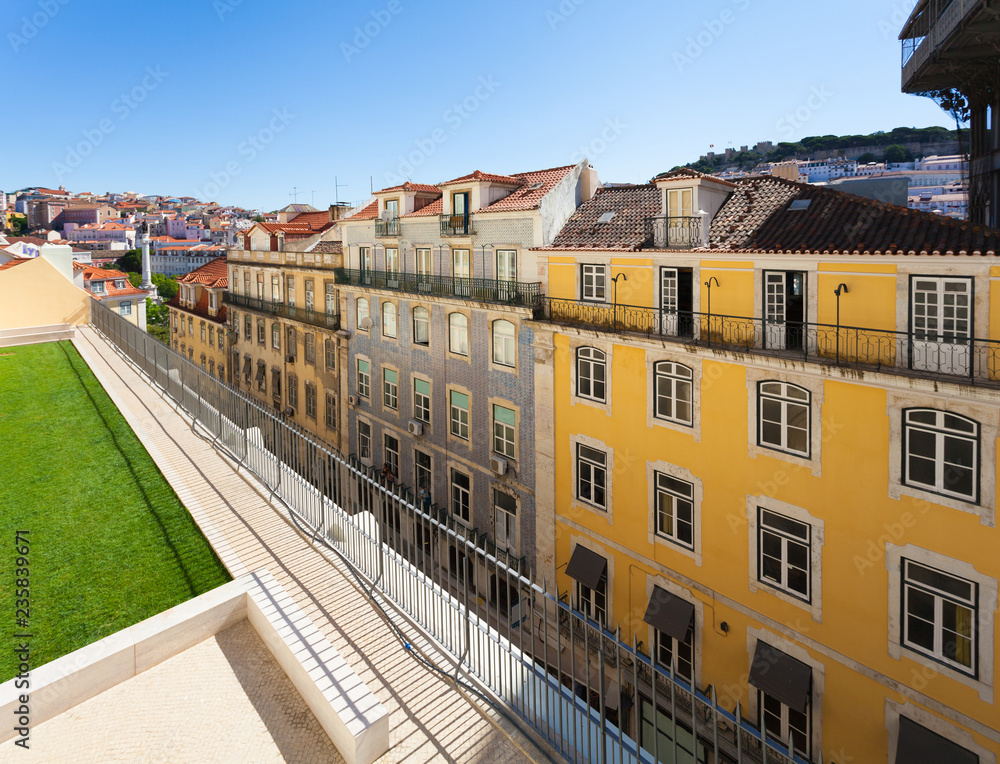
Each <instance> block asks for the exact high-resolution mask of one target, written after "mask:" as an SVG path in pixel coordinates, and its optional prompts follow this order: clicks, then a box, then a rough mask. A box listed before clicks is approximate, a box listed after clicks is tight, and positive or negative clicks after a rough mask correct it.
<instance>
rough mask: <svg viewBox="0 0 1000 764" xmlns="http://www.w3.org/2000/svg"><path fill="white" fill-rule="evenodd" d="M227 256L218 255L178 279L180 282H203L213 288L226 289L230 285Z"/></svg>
mask: <svg viewBox="0 0 1000 764" xmlns="http://www.w3.org/2000/svg"><path fill="white" fill-rule="evenodd" d="M226 262H227V261H226V256H225V255H223V256H222V257H217V258H215V259H214V260H212V261H211V262H209V263H205V264H204V265H203V266H201V267H200V268H195V269H194V270H193V271H191V272H190V273H187V274H185V275H184V276H181V277H180V278H179V279H177V283H178V284H203V285H204V286H207V287H210V288H212V289H226V288H227V287H228V286H229V270H228V268H227V267H226Z"/></svg>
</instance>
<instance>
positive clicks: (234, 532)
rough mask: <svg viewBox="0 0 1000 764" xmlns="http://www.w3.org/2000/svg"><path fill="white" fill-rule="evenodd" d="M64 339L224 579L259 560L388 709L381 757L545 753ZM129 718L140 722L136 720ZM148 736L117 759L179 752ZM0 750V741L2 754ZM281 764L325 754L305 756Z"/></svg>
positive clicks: (94, 345)
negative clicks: (144, 745) (136, 750)
mask: <svg viewBox="0 0 1000 764" xmlns="http://www.w3.org/2000/svg"><path fill="white" fill-rule="evenodd" d="M74 344H75V345H76V347H77V349H78V350H79V351H80V353H81V355H82V356H83V358H84V359H85V360H86V361H87V363H88V364H89V365H90V368H91V369H92V370H93V372H94V374H95V375H96V376H97V378H98V380H100V382H101V383H102V385H103V386H104V388H105V389H106V390H107V392H108V394H109V395H110V396H111V398H112V400H114V402H115V403H116V405H117V406H118V408H119V409H120V410H121V412H122V414H123V415H124V417H125V419H126V420H127V421H128V423H129V424H130V425H131V427H132V428H133V430H135V432H136V434H137V435H138V437H139V439H140V440H141V441H142V442H143V444H144V445H145V447H146V449H147V450H148V451H149V453H150V455H151V456H152V457H153V459H154V461H155V462H156V464H157V465H158V466H159V468H160V470H161V471H162V472H163V474H164V476H165V477H166V478H167V480H168V481H169V482H170V484H171V486H172V487H173V488H174V490H175V491H176V492H177V495H178V496H179V497H180V499H181V501H182V502H184V505H185V506H186V507H187V508H188V509H189V510H190V512H191V514H192V516H193V517H194V519H195V521H196V522H197V523H198V524H199V526H200V527H201V529H202V532H203V533H204V534H205V536H206V538H208V540H209V542H210V543H211V544H212V546H213V547H214V548H215V551H216V553H217V554H218V555H219V557H220V559H221V560H222V562H223V563H224V564H225V565H226V567H227V568H228V569H229V571H230V573H231V574H232V575H233V577H239V576H241V575H244V574H245V573H247V572H249V571H252V570H257V569H259V568H261V567H267V568H268V569H269V570H270V571H271V573H272V574H273V575H274V577H275V578H276V579H277V580H278V581H279V582H280V583H281V585H282V586H284V588H285V590H286V591H288V592H289V594H290V595H291V596H292V597H293V598H294V599H295V600H296V602H297V603H298V605H299V606H300V607H301V608H302V610H303V611H304V612H305V613H306V614H307V615H308V616H309V617H310V618H311V619H312V621H313V623H315V624H316V627H317V628H318V629H319V630H320V631H321V632H322V633H323V635H324V636H325V637H326V638H327V639H328V640H329V641H330V642H331V643H332V644H333V645H334V647H336V649H337V650H338V651H339V653H340V655H341V656H343V658H344V660H346V661H347V663H348V664H349V665H350V667H351V668H352V669H353V670H354V671H355V672H356V673H357V674H358V676H359V677H360V678H361V679H362V681H364V682H365V683H366V684H367V686H368V687H369V689H370V690H371V691H372V692H374V693H375V695H376V696H377V697H378V699H379V701H381V703H382V704H383V705H384V706H385V707H386V709H387V710H388V711H389V715H390V717H389V721H390V730H391V733H390V734H391V741H390V744H391V748H390V750H389V752H388V753H387V754H386V755H385V756H383V757H382V758H381V759H379V762H385V763H386V764H388V763H389V762H406V763H407V764H419V763H420V762H428V761H455V762H490V763H491V764H492V763H493V762H496V763H497V764H506V763H507V762H510V763H511V764H513V763H515V762H528V761H543V760H544V758H543V756H542V754H541V753H540V752H539V751H538V750H537V749H536V748H535V747H534V746H533V745H532V743H531V741H530V740H528V739H527V738H526V737H525V736H524V735H523V734H522V733H521V732H520V731H519V730H518V729H517V727H515V726H514V725H513V724H511V723H510V722H509V721H508V720H506V719H505V718H504V717H503V716H501V715H500V714H499V713H497V712H496V711H495V710H494V709H492V708H490V707H489V706H488V705H487V704H485V703H482V702H481V701H480V700H478V699H476V698H474V697H473V696H471V695H469V694H468V693H466V692H464V691H462V690H459V689H457V688H456V686H455V685H454V683H453V682H451V681H449V680H448V679H446V678H444V677H442V676H441V675H440V674H438V673H436V672H433V671H431V670H430V669H428V668H426V667H425V666H423V665H422V664H420V663H419V662H418V661H416V660H415V659H414V658H413V657H412V656H411V655H409V654H408V653H407V652H406V651H405V650H404V648H403V645H402V644H401V643H400V641H399V639H398V637H397V636H396V635H395V633H394V632H393V631H392V629H391V628H390V627H389V625H388V624H387V623H386V622H385V621H384V620H383V618H382V615H381V614H380V613H379V611H378V610H377V608H375V607H374V606H373V605H372V604H371V602H370V601H369V599H368V597H367V594H366V593H365V592H364V591H362V590H361V589H359V588H358V587H357V585H356V583H355V581H354V579H353V578H352V577H351V575H350V573H349V572H348V570H347V569H346V567H344V566H343V563H341V562H340V561H339V560H338V559H337V558H336V557H335V556H334V555H332V554H331V553H329V552H328V551H327V550H324V549H321V548H320V547H318V546H317V545H315V544H313V543H311V542H310V540H309V539H308V538H306V537H305V536H303V535H302V534H300V533H299V532H298V531H297V530H296V529H295V528H294V526H292V525H291V523H290V522H289V521H287V520H286V519H285V516H284V515H283V514H282V513H281V512H280V510H279V509H278V508H277V507H276V506H272V505H269V504H268V500H267V498H268V493H267V491H266V489H263V487H262V486H260V484H258V483H256V481H255V480H254V479H253V478H252V477H250V476H248V475H247V473H246V472H245V471H242V470H241V471H239V472H238V471H237V469H236V464H235V463H234V462H232V461H231V460H229V459H228V458H226V457H224V456H223V455H222V454H221V453H220V452H219V451H217V450H215V449H214V448H213V447H212V445H211V442H210V441H209V440H208V439H206V438H205V437H204V436H203V435H202V434H201V433H200V432H196V431H195V430H194V429H192V427H191V423H190V420H188V419H186V418H184V417H183V416H182V415H180V414H179V413H177V412H176V411H175V407H174V405H172V403H171V402H170V401H169V400H168V399H166V398H164V397H162V396H161V395H160V394H159V392H158V391H157V390H156V389H154V388H153V387H152V386H150V385H149V384H148V383H147V382H146V381H145V379H144V378H143V377H142V376H141V375H140V374H139V373H138V372H137V371H136V370H135V369H134V368H133V367H132V366H131V365H130V364H128V362H126V361H125V360H124V359H123V358H122V357H121V356H120V355H119V354H118V353H117V352H116V351H115V350H114V349H113V348H112V347H111V345H109V344H108V343H107V342H106V341H105V340H104V339H103V338H102V337H101V336H100V335H99V334H98V333H97V332H96V331H95V330H94V329H93V328H91V327H82V328H81V329H80V330H79V331H78V332H77V337H76V339H75V340H74ZM386 604H388V603H386ZM390 612H392V611H391V610H390ZM397 623H400V625H401V626H402V629H403V631H404V633H405V634H406V635H407V638H408V640H409V641H410V642H411V644H413V645H414V648H415V649H418V650H420V651H422V652H423V653H424V654H425V655H427V656H428V657H431V658H433V659H434V661H435V662H436V663H438V664H439V665H449V662H448V660H447V658H444V657H443V656H442V655H441V654H440V653H438V652H436V651H435V648H434V646H433V645H432V644H430V643H429V642H428V641H427V640H425V638H424V637H423V635H422V634H420V633H419V632H418V631H417V630H416V629H415V628H413V627H412V626H410V625H409V624H408V623H405V622H404V621H403V620H402V617H400V620H398V621H397ZM198 720H199V711H198V710H197V708H196V707H192V709H191V710H190V718H189V720H188V722H187V727H188V729H189V731H190V732H189V734H191V735H198V734H199V733H200V730H199V723H198ZM58 721H59V720H58V719H55V720H53V722H58ZM132 723H134V724H141V720H140V719H139V718H134V719H133V721H132ZM39 729H40V730H41V727H40V728H39ZM104 731H105V734H106V736H107V737H113V736H115V735H118V734H123V733H121V732H119V729H118V727H117V725H116V724H112V723H111V722H110V721H108V722H106V726H105V727H104ZM149 734H153V735H160V736H161V738H160V740H161V742H162V743H163V745H162V746H161V747H160V750H156V746H153V745H150V746H149V747H148V749H146V753H147V754H148V755H146V754H143V755H140V756H139V758H138V759H136V758H134V757H132V756H127V757H125V760H129V761H135V760H139V761H185V760H186V759H185V758H184V757H183V756H182V755H178V756H174V755H171V752H170V750H169V746H170V745H171V741H172V740H173V738H174V736H175V735H176V734H177V733H176V730H174V729H162V728H159V729H158V730H153V731H150V733H149ZM164 749H166V750H164ZM107 750H108V751H109V752H110V751H111V748H110V747H109V748H108V749H107ZM216 750H217V753H218V754H219V756H215V755H213V756H210V757H209V759H205V758H204V757H203V756H199V757H197V758H196V760H198V761H205V760H212V761H227V760H229V761H245V760H246V759H245V758H243V757H240V756H239V755H236V754H235V753H234V755H233V756H231V757H230V758H228V759H227V758H226V756H227V755H228V754H227V750H226V748H225V747H224V746H220V747H219V748H218V749H216ZM37 753H39V754H42V753H43V752H42V751H38V752H37ZM4 755H5V752H4V750H3V749H0V759H3V758H4ZM220 757H221V758H220ZM36 760H45V759H36ZM55 760H59V758H58V757H57V758H56V759H55ZM113 760H116V759H114V758H108V757H105V758H103V761H113ZM117 760H121V759H117ZM289 760H290V761H296V760H298V761H313V760H316V761H322V760H326V759H324V758H323V757H321V756H319V755H317V756H315V757H313V756H311V755H308V756H306V757H305V758H303V759H299V758H297V757H294V758H289Z"/></svg>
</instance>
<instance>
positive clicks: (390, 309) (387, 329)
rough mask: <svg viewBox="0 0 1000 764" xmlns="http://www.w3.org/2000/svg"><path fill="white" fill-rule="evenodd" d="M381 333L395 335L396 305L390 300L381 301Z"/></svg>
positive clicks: (386, 335)
mask: <svg viewBox="0 0 1000 764" xmlns="http://www.w3.org/2000/svg"><path fill="white" fill-rule="evenodd" d="M382 335H383V336H385V337H393V338H395V336H396V305H395V303H391V302H383V303H382Z"/></svg>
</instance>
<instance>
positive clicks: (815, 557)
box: [746, 494, 826, 623]
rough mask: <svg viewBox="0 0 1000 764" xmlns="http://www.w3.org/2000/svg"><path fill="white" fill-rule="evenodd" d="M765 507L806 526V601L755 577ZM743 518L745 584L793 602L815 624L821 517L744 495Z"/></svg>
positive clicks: (819, 612) (819, 608) (819, 614)
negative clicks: (747, 565)
mask: <svg viewBox="0 0 1000 764" xmlns="http://www.w3.org/2000/svg"><path fill="white" fill-rule="evenodd" d="M761 509H765V510H767V511H768V512H773V513H775V514H777V515H783V516H785V517H787V518H789V519H791V520H795V521H796V522H799V523H802V524H804V525H808V526H809V528H810V539H809V544H810V546H809V601H808V602H807V601H806V600H804V599H802V597H801V596H799V595H798V594H797V593H795V594H793V593H790V592H788V591H786V590H784V589H782V588H780V587H777V586H774V585H773V584H772V583H771V582H770V581H761V580H760V579H759V578H758V572H759V570H760V554H761V552H760V549H759V547H760V529H759V517H760V512H759V510H761ZM746 518H747V526H748V532H747V536H748V543H749V551H750V553H749V561H750V568H749V571H748V574H749V584H750V591H751V592H758V591H760V592H767V594H769V595H770V596H772V597H776V598H778V599H780V600H782V601H783V602H787V603H789V604H791V605H795V606H796V607H798V608H801V609H802V610H805V611H806V612H808V613H810V614H811V616H812V619H813V620H814V621H816V622H817V623H822V621H823V566H822V562H823V546H824V544H825V543H826V526H825V522H824V520H823V519H822V518H819V517H815V516H814V515H812V514H810V513H809V511H808V510H806V509H803V508H802V507H797V506H795V505H794V504H789V503H787V502H784V501H779V500H778V499H774V498H771V497H770V496H763V495H761V496H751V495H749V494H748V495H747V503H746Z"/></svg>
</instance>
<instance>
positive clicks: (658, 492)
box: [653, 471, 698, 551]
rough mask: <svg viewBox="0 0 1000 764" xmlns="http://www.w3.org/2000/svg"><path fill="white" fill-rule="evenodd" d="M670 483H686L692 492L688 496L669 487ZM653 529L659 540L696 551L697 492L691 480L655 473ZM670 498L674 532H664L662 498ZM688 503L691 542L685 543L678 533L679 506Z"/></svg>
mask: <svg viewBox="0 0 1000 764" xmlns="http://www.w3.org/2000/svg"><path fill="white" fill-rule="evenodd" d="M670 481H675V482H678V483H684V484H686V485H687V486H688V487H689V488H690V491H689V492H688V493H687V494H684V493H682V492H681V491H680V490H679V489H677V488H674V487H673V486H671V485H669V483H670ZM653 483H654V484H653V495H654V501H653V514H654V517H653V527H654V529H655V534H656V536H657V538H660V539H664V540H666V541H669V542H670V543H672V544H676V545H677V546H679V547H682V548H684V549H688V550H690V551H694V549H695V538H696V535H697V531H698V526H697V517H696V513H695V502H696V491H695V484H694V483H693V482H691V481H689V480H684V479H682V478H678V477H675V476H674V475H671V474H669V473H667V472H659V471H656V472H654V473H653ZM661 496H669V497H670V498H671V499H672V500H673V502H672V506H673V526H674V528H673V532H672V533H670V532H667V531H664V530H663V528H662V523H661V522H660V518H661V514H662V513H661V512H660V497H661ZM679 503H686V504H687V505H688V511H689V513H690V514H689V517H688V518H687V519H686V521H685V522H686V523H687V524H688V525H690V526H691V540H690V542H688V541H684V540H683V539H682V538H681V536H680V534H679V533H678V525H679V524H680V523H679V520H678V517H679V514H680V513H679V510H678V504H679Z"/></svg>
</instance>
